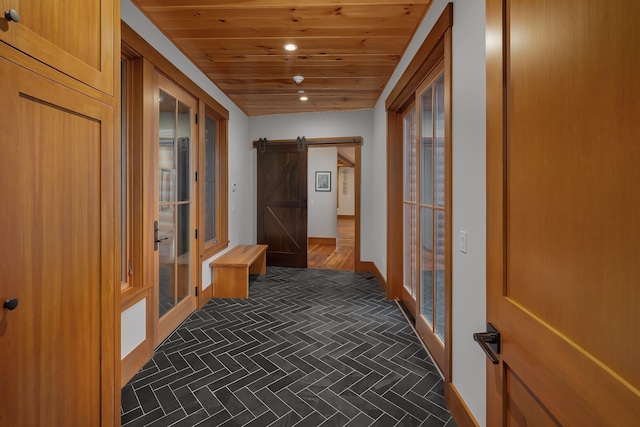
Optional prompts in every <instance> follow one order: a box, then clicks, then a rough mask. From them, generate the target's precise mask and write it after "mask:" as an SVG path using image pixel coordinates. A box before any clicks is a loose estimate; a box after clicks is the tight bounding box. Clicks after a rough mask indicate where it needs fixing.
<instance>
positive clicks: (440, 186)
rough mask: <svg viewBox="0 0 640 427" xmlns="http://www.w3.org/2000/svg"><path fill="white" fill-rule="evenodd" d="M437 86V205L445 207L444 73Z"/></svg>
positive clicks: (437, 81)
mask: <svg viewBox="0 0 640 427" xmlns="http://www.w3.org/2000/svg"><path fill="white" fill-rule="evenodd" d="M434 86H435V97H434V98H435V106H434V110H435V112H436V123H435V137H436V147H435V156H436V159H435V160H436V161H435V168H436V170H435V179H436V205H437V206H442V207H444V172H445V170H444V168H445V161H444V137H445V135H444V74H443V75H441V76H440V77H438V80H436V81H435V83H434Z"/></svg>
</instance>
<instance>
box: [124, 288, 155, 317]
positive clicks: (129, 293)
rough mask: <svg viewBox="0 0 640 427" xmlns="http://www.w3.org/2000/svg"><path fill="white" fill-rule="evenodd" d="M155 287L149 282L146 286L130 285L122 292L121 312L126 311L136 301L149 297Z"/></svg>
mask: <svg viewBox="0 0 640 427" xmlns="http://www.w3.org/2000/svg"><path fill="white" fill-rule="evenodd" d="M152 287H153V284H152V283H148V284H146V285H145V286H139V287H130V288H128V289H127V290H126V291H124V292H122V294H121V297H120V313H122V312H124V311H126V310H127V309H129V308H131V307H132V306H134V305H136V303H138V302H140V301H142V300H143V299H145V298H148V297H149V291H150V290H151V288H152Z"/></svg>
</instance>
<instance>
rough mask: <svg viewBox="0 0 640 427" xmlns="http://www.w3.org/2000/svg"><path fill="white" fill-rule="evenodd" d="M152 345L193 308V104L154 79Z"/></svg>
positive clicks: (174, 88) (172, 87)
mask: <svg viewBox="0 0 640 427" xmlns="http://www.w3.org/2000/svg"><path fill="white" fill-rule="evenodd" d="M158 79H159V86H160V87H159V88H158V107H159V108H158V110H159V111H158V125H159V126H158V158H157V159H158V160H157V168H158V183H157V189H158V211H157V215H158V217H157V218H158V232H157V233H158V240H159V242H158V264H157V270H158V280H157V285H158V294H157V295H158V301H157V304H158V319H159V320H160V319H161V320H162V321H161V322H160V326H159V332H158V337H157V339H158V340H162V339H164V338H165V337H166V336H167V335H168V334H169V333H170V332H171V331H173V329H175V327H176V326H177V325H178V324H180V322H182V320H184V318H186V316H187V315H188V314H189V313H191V311H193V310H194V309H195V297H194V292H193V290H194V285H193V284H192V281H193V279H194V277H196V276H195V274H194V273H193V271H192V269H193V266H194V263H193V262H192V256H193V253H192V250H191V249H192V247H194V242H193V241H192V239H194V238H195V236H194V233H195V230H194V229H193V228H192V227H194V219H193V217H192V215H193V214H194V211H193V200H192V199H191V196H192V194H195V192H194V191H193V189H192V186H193V185H194V184H195V180H194V179H193V171H192V162H193V159H192V157H193V155H194V153H193V135H195V129H194V126H192V123H193V122H194V114H195V113H194V110H195V109H196V105H197V104H196V102H195V100H194V99H193V98H192V97H190V96H189V95H188V94H187V93H186V92H184V91H183V90H182V89H181V88H179V87H177V86H175V85H174V84H173V83H171V82H169V81H168V80H166V79H164V78H163V77H161V76H158Z"/></svg>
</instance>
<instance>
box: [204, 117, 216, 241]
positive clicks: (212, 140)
mask: <svg viewBox="0 0 640 427" xmlns="http://www.w3.org/2000/svg"><path fill="white" fill-rule="evenodd" d="M204 156H205V159H204V170H205V181H204V194H205V202H204V203H205V205H204V216H205V218H204V230H205V233H204V240H205V242H210V241H212V240H214V239H215V238H216V121H215V120H213V119H212V118H211V117H209V116H207V117H206V119H205V124H204Z"/></svg>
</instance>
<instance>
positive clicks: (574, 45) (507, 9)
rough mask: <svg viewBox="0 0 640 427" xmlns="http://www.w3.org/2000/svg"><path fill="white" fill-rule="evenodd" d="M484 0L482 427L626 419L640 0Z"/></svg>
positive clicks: (635, 299)
mask: <svg viewBox="0 0 640 427" xmlns="http://www.w3.org/2000/svg"><path fill="white" fill-rule="evenodd" d="M487 4H488V9H487V20H488V27H487V34H488V36H487V40H488V42H487V56H488V59H487V78H488V80H487V82H488V87H487V93H491V96H490V97H488V101H487V108H488V109H487V111H488V123H487V146H488V151H487V159H488V165H487V171H488V193H487V206H488V218H489V221H488V253H487V257H488V258H487V259H488V265H487V272H488V307H487V311H488V320H489V321H490V322H491V323H492V324H493V325H494V326H495V327H496V328H497V329H498V330H499V331H500V333H501V335H502V339H503V345H502V363H501V364H500V365H498V366H497V367H495V368H490V370H494V369H496V370H498V374H496V373H495V372H494V373H491V372H490V373H489V375H488V378H489V389H488V392H489V394H488V397H489V409H490V410H489V425H504V424H509V423H510V422H512V421H513V422H516V421H517V420H525V421H527V422H528V423H529V425H547V424H546V422H545V423H544V424H543V422H542V421H535V420H537V418H536V417H537V416H538V415H536V414H538V412H537V410H536V409H534V408H535V405H531V404H527V403H525V401H526V400H527V397H526V396H527V395H526V394H525V393H521V391H522V389H525V390H526V391H527V393H529V394H530V397H531V399H533V401H535V402H538V403H539V406H540V407H544V408H546V409H545V411H548V412H549V414H550V419H552V420H553V419H555V420H557V422H558V423H560V424H562V425H633V423H635V422H637V420H638V419H640V398H639V396H640V365H639V364H638V363H637V355H638V353H639V352H640V342H639V341H638V340H637V339H635V337H636V336H637V332H636V331H637V330H638V329H640V318H639V317H638V316H637V307H638V306H640V288H639V287H638V286H637V283H639V282H640V262H639V261H640V246H639V245H638V244H637V242H636V241H635V240H636V239H635V236H638V235H640V216H639V215H638V214H637V212H638V208H639V207H640V192H638V188H639V187H640V168H638V167H637V161H638V159H639V158H640V146H639V145H638V141H639V140H640V123H639V122H638V121H637V117H638V115H639V114H640V84H639V83H638V81H637V78H636V77H635V72H634V70H637V67H638V61H637V58H636V56H635V55H629V52H632V51H633V52H635V51H637V50H638V49H640V33H639V32H638V31H637V27H636V22H637V20H638V18H640V5H639V4H638V3H637V2H635V1H631V0H629V1H620V2H616V3H615V4H607V5H605V4H591V3H585V2H581V1H579V0H571V1H563V2H556V1H551V0H547V1H535V2H534V1H525V0H518V1H516V0H511V1H507V2H504V3H503V2H502V1H501V0H489V1H488V2H487ZM631 236H634V237H631ZM513 375H515V376H517V378H519V381H513V380H511V379H510V376H513ZM518 384H519V385H520V386H521V387H520V389H519V390H520V392H519V391H516V388H517V387H519V385H518ZM511 387H513V388H514V389H513V390H512V389H511ZM503 394H505V395H506V396H509V399H511V403H510V405H511V407H516V408H521V409H520V412H519V415H513V414H511V415H509V414H508V411H505V410H504V407H502V405H501V404H500V402H501V401H502V402H504V401H507V400H502V399H503V397H502V395H503ZM519 399H522V403H521V402H519V401H518V400H519ZM529 403H530V402H529ZM522 408H529V409H530V410H528V409H522ZM505 414H507V415H505ZM514 414H515V412H514ZM554 422H555V421H554ZM503 423H504V424H503ZM515 425H521V424H518V423H516V424H515Z"/></svg>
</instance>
